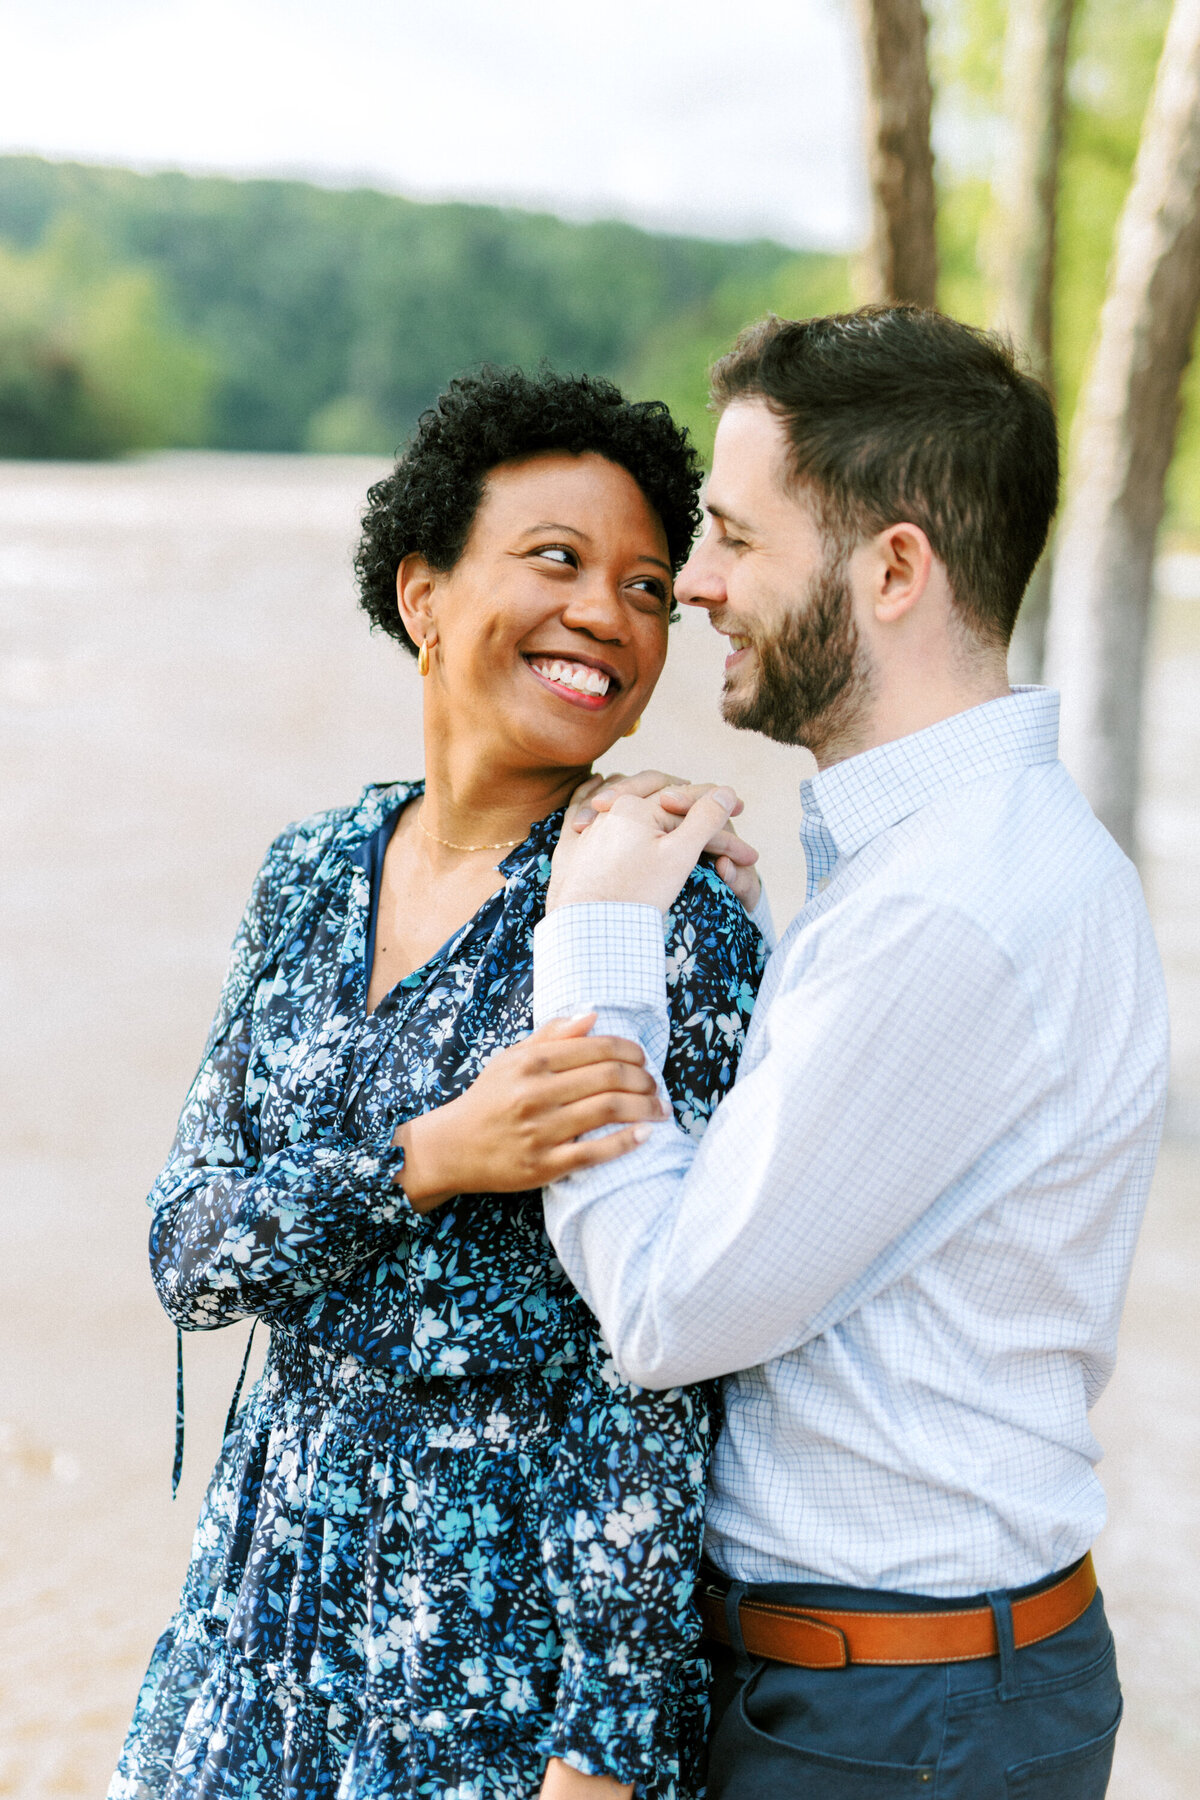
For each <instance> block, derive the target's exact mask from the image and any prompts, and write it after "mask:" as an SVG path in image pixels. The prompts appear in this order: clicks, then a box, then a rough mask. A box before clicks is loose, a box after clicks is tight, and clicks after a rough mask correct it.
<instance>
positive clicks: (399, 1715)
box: [109, 784, 762, 1800]
mask: <svg viewBox="0 0 1200 1800" xmlns="http://www.w3.org/2000/svg"><path fill="white" fill-rule="evenodd" d="M419 791H420V788H419V784H413V785H400V786H391V787H385V788H369V789H367V791H366V793H365V794H364V796H363V798H362V800H361V801H360V802H359V804H358V806H357V807H355V808H352V809H347V810H344V811H341V812H334V813H327V814H323V815H320V816H319V817H317V818H315V819H313V820H310V821H308V822H307V823H305V824H303V825H301V826H298V827H294V828H292V829H291V830H290V831H288V832H286V833H285V834H284V835H283V836H282V837H281V838H280V839H278V840H277V842H276V844H275V845H274V846H273V847H272V850H271V852H270V854H269V855H268V857H267V860H266V863H265V864H264V867H263V870H262V872H261V873H260V875H259V878H258V881H257V882H256V884H255V888H254V892H253V894H252V896H251V901H250V905H249V907H248V909H247V913H246V916H245V919H244V921H243V924H242V928H241V930H240V932H239V935H238V938H237V940H236V942H235V945H234V951H233V956H232V960H231V964H230V970H229V975H228V977H227V980H226V984H225V989H224V992H223V994H222V999H221V1005H220V1007H219V1009H218V1013H217V1017H216V1020H215V1022H214V1026H213V1030H212V1032H211V1034H210V1038H209V1042H208V1045H207V1048H206V1051H205V1056H204V1061H203V1062H202V1064H201V1068H200V1072H199V1074H198V1075H197V1077H196V1081H195V1082H194V1084H193V1087H192V1090H191V1092H190V1094H189V1096H188V1099H187V1101H186V1103H185V1106H184V1110H183V1115H182V1117H181V1120H180V1126H179V1132H178V1136H177V1138H176V1142H175V1146H174V1148H173V1150H172V1154H171V1157H170V1159H169V1160H168V1162H167V1165H166V1167H165V1168H164V1170H163V1172H162V1174H161V1176H160V1177H159V1180H158V1182H157V1183H156V1185H155V1188H154V1191H153V1193H152V1195H151V1203H152V1205H153V1207H154V1224H153V1228H152V1233H151V1256H152V1266H153V1270H154V1275H155V1280H156V1283H157V1285H158V1289H159V1293H160V1296H161V1298H162V1301H163V1304H164V1306H165V1307H166V1309H167V1312H168V1313H169V1314H170V1316H171V1317H172V1319H174V1320H175V1321H176V1322H177V1323H178V1324H179V1325H181V1326H182V1327H184V1328H185V1329H193V1330H194V1329H199V1330H206V1329H212V1328H214V1327H218V1326H222V1325H225V1324H227V1323H229V1322H230V1321H232V1320H235V1319H242V1318H246V1317H262V1318H264V1319H266V1320H267V1321H268V1322H269V1324H270V1327H271V1348H270V1353H269V1356H268V1361H267V1368H266V1371H265V1373H264V1375H263V1377H262V1379H261V1381H260V1382H259V1383H258V1384H257V1386H256V1387H255V1389H254V1391H253V1392H252V1393H251V1395H250V1396H249V1398H248V1400H247V1402H246V1404H245V1405H244V1406H243V1407H242V1409H241V1412H240V1414H239V1416H238V1418H237V1420H236V1422H235V1424H234V1426H233V1428H232V1430H231V1431H230V1433H229V1436H228V1437H227V1439H226V1441H225V1444H224V1447H223V1449H222V1454H221V1458H220V1461H219V1462H218V1465H217V1469H216V1471H215V1473H214V1475H213V1478H212V1482H211V1484H210V1486H209V1491H208V1495H207V1498H206V1500H205V1504H204V1509H203V1511H202V1514H201V1518H200V1522H199V1525H198V1527H197V1532H196V1538H195V1544H194V1549H193V1555H192V1562H191V1566H190V1568H189V1572H188V1576H187V1581H186V1583H185V1586H184V1592H183V1597H182V1600H181V1604H180V1608H179V1611H178V1613H177V1614H176V1616H175V1618H174V1619H173V1620H172V1621H171V1623H170V1625H169V1626H168V1628H167V1630H166V1632H165V1633H164V1634H163V1637H162V1638H161V1640H160V1642H159V1644H158V1646H157V1648H156V1649H155V1652H154V1657H153V1659H152V1662H151V1665H150V1669H149V1672H148V1674H147V1676H146V1680H145V1682H144V1684H143V1688H142V1692H141V1695H140V1697H139V1700H138V1705H137V1710H136V1713H135V1716H134V1720H133V1724H132V1726H131V1728H130V1732H129V1736H128V1738H127V1741H126V1745H125V1749H124V1753H123V1755H122V1758H121V1762H120V1766H119V1768H118V1771H117V1774H116V1775H115V1776H114V1779H113V1783H112V1786H111V1788H110V1790H109V1792H110V1800H217V1796H220V1797H221V1800H234V1797H235V1796H236V1800H254V1797H259V1796H261V1800H384V1797H385V1796H386V1797H387V1800H418V1797H420V1800H531V1797H532V1796H534V1795H536V1793H537V1790H538V1786H539V1784H540V1779H541V1774H542V1771H543V1770H544V1767H545V1762H546V1758H547V1757H548V1756H550V1755H557V1756H562V1757H565V1758H566V1759H567V1760H568V1761H569V1762H571V1763H573V1764H574V1765H575V1766H576V1767H578V1768H580V1769H583V1770H585V1771H588V1772H591V1773H601V1772H603V1773H608V1774H611V1775H614V1776H616V1777H617V1778H618V1779H621V1780H625V1781H632V1782H634V1783H636V1787H637V1793H638V1794H639V1796H644V1797H645V1800H689V1797H692V1796H695V1795H696V1794H697V1793H698V1792H699V1782H698V1776H697V1770H696V1762H697V1757H698V1754H699V1750H700V1745H701V1743H702V1740H703V1732H704V1717H705V1695H704V1686H705V1670H704V1665H703V1662H702V1660H701V1658H700V1657H699V1655H698V1652H697V1647H696V1620H695V1615H694V1611H693V1607H692V1600H691V1593H692V1586H693V1581H694V1576H695V1569H696V1564H697V1561H698V1557H699V1548H700V1533H701V1522H702V1511H703V1486H704V1474H705V1469H706V1464H707V1455H708V1449H709V1445H710V1441H711V1430H712V1409H713V1404H714V1399H715V1396H714V1395H713V1393H712V1392H711V1391H710V1390H705V1389H676V1390H672V1391H671V1392H668V1393H654V1394H651V1393H646V1392H643V1391H641V1390H639V1389H637V1388H631V1387H629V1386H628V1385H627V1384H626V1383H625V1382H623V1381H622V1379H621V1377H620V1375H619V1374H618V1372H617V1370H616V1369H615V1367H614V1365H613V1363H612V1360H611V1358H610V1357H609V1356H608V1353H607V1350H606V1348H605V1346H604V1343H603V1341H602V1339H601V1337H600V1335H599V1332H598V1329H597V1327H596V1325H595V1322H594V1320H593V1319H592V1317H591V1315H590V1314H589V1313H588V1312H587V1310H586V1309H585V1307H584V1306H583V1303H582V1302H581V1301H580V1300H579V1298H578V1296H577V1295H576V1294H575V1293H574V1291H573V1290H572V1289H571V1288H570V1286H569V1285H568V1283H567V1282H566V1279H565V1277H564V1276H563V1273H562V1270H561V1268H560V1267H559V1265H558V1263H557V1262H556V1260H555V1258H554V1255H553V1252H552V1250H551V1248H550V1245H549V1242H548V1240H547V1238H546V1235H545V1230H544V1227H543V1224H542V1210H541V1200H540V1196H539V1195H537V1194H518V1195H496V1194H490V1195H469V1196H463V1197H460V1198H459V1199H458V1200H456V1201H453V1202H451V1203H449V1204H448V1205H446V1206H444V1207H442V1208H440V1209H439V1210H438V1211H436V1212H434V1213H432V1214H429V1215H427V1216H425V1217H419V1216H417V1215H416V1214H414V1213H413V1212H412V1211H411V1209H410V1208H409V1207H408V1205H407V1202H406V1201H405V1199H404V1195H403V1192H402V1190H401V1189H400V1188H398V1187H397V1186H396V1184H395V1180H394V1178H395V1176H396V1175H397V1173H398V1172H399V1171H401V1169H402V1164H403V1157H402V1154H401V1152H399V1151H398V1150H396V1149H395V1148H394V1146H393V1144H392V1137H393V1134H394V1132H395V1129H396V1127H397V1125H398V1124H399V1123H400V1122H401V1121H402V1120H403V1119H404V1118H406V1117H411V1116H412V1115H413V1114H415V1113H418V1112H420V1111H422V1110H424V1109H426V1108H428V1107H430V1106H434V1105H440V1104H442V1103H443V1102H444V1101H446V1100H449V1099H451V1098H453V1096H454V1095H455V1094H457V1093H460V1092H461V1091H462V1090H463V1089H464V1088H465V1087H466V1086H467V1085H469V1083H470V1082H471V1081H472V1080H473V1079H474V1078H475V1076H476V1075H477V1074H478V1072H479V1069H480V1068H481V1067H482V1065H483V1063H484V1062H485V1061H486V1059H487V1057H488V1056H489V1055H491V1054H492V1053H493V1052H494V1051H495V1050H497V1049H500V1048H502V1047H504V1046H505V1045H507V1044H510V1043H512V1042H514V1041H515V1040H516V1039H517V1038H518V1037H520V1036H522V1035H523V1034H524V1033H525V1032H527V1031H528V1030H529V1028H530V970H531V961H532V933H533V928H534V926H535V924H536V923H537V921H538V919H539V918H540V917H541V914H542V911H543V906H544V897H545V883H546V880H547V877H548V873H549V854H550V851H551V849H552V848H553V844H554V841H555V838H556V836H557V831H558V827H559V824H560V815H557V814H556V815H554V816H553V817H551V818H549V819H546V820H543V821H542V822H541V823H540V824H539V825H537V826H535V827H534V829H533V831H532V833H531V834H530V837H529V839H528V840H527V841H526V843H525V844H523V845H522V846H521V847H520V848H519V849H518V850H516V851H514V852H513V854H512V855H510V856H509V857H507V858H506V859H505V861H504V862H503V863H502V864H501V865H500V867H501V872H502V874H503V875H504V877H505V886H504V888H503V890H502V892H501V893H500V894H498V895H496V896H495V897H494V899H493V900H491V901H489V902H487V903H486V904H485V905H484V906H483V907H482V908H481V909H480V911H479V913H477V914H476V916H475V918H474V919H473V920H472V921H470V923H469V924H468V925H467V926H465V927H464V928H463V930H462V931H461V932H459V933H457V934H456V935H455V937H454V938H453V939H451V940H450V942H449V943H447V944H446V945H445V946H443V948H442V950H440V951H439V952H438V953H437V955H436V956H434V957H433V958H432V959H431V960H430V962H429V963H427V964H426V965H425V967H424V968H422V969H420V970H418V971H416V973H415V974H414V975H412V976H409V977H408V978H407V979H406V980H405V981H403V982H401V983H400V984H399V985H398V986H397V988H396V989H394V990H393V992H392V994H391V995H389V996H388V997H387V999H386V1000H385V1001H384V1002H383V1004H382V1005H381V1006H380V1007H378V1008H377V1009H376V1011H375V1012H374V1013H373V1014H371V1015H368V1014H367V1013H366V992H365V970H364V956H365V947H366V941H367V929H368V914H369V888H368V882H367V877H366V873H365V867H364V846H366V845H367V844H368V842H369V841H370V840H371V838H372V837H373V836H374V835H375V834H377V833H380V832H381V831H383V830H384V829H385V828H386V823H387V821H388V819H389V818H391V817H393V816H394V815H395V814H396V812H397V811H398V809H399V808H400V807H401V806H402V805H404V804H405V803H406V802H407V801H408V800H409V799H410V798H412V797H413V796H414V795H416V794H417V793H419ZM667 938H668V967H669V970H670V976H669V979H670V982H671V1018H672V1036H671V1051H670V1056H669V1059H668V1063H667V1068H666V1080H667V1085H668V1088H669V1090H670V1092H671V1094H672V1097H673V1099H674V1103H675V1108H676V1114H677V1117H678V1118H679V1119H680V1121H681V1122H682V1123H684V1124H685V1125H686V1127H687V1128H688V1129H691V1130H693V1131H695V1130H699V1129H702V1127H703V1124H704V1121H705V1120H706V1119H707V1118H708V1116H709V1115H710V1114H711V1112H712V1109H713V1107H714V1106H715V1105H716V1103H717V1101H718V1099H719V1098H720V1096H721V1095H722V1094H723V1093H724V1092H725V1091H726V1090H727V1089H728V1087H729V1085H730V1084H731V1082H732V1079H733V1075H734V1071H735V1068H736V1062H737V1057H738V1054H739V1053H740V1049H741V1044H742V1038H743V1034H744V1029H745V1024H746V1021H747V1019H748V1017H749V1013H750V1010H751V1007H752V1005H753V1001H754V994H755V992H756V989H757V985H758V979H759V975H760V973H761V964H762V947H761V942H760V940H759V938H758V934H757V932H756V931H755V930H754V928H753V927H752V926H751V925H750V923H749V921H748V920H747V919H746V917H745V915H744V913H743V912H742V909H741V907H740V906H739V905H738V903H737V902H736V901H735V900H734V899H733V898H732V896H731V895H730V894H729V893H728V891H727V890H726V889H725V888H724V887H723V886H722V885H721V883H720V882H718V881H717V879H716V877H715V876H714V875H713V874H712V873H711V871H709V870H707V869H705V868H701V869H699V870H698V871H697V872H696V874H695V875H694V876H693V877H692V879H691V880H690V881H689V883H688V885H687V887H686V888H685V890H684V893H683V894H682V895H681V897H680V900H679V902H678V904H677V906H676V909H675V912H674V914H673V915H672V916H671V918H670V919H668V921H667Z"/></svg>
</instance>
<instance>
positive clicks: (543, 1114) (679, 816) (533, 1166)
mask: <svg viewBox="0 0 1200 1800" xmlns="http://www.w3.org/2000/svg"><path fill="white" fill-rule="evenodd" d="M741 810H742V803H741V801H740V800H739V799H738V798H737V795H736V794H734V792H733V791H732V789H730V788H714V787H712V786H710V785H707V784H703V785H696V784H691V783H686V782H679V781H676V780H674V779H673V778H672V777H670V776H667V775H664V774H662V773H661V772H660V771H658V770H646V771H645V772H643V773H642V774H641V775H635V776H632V777H625V776H610V777H609V778H608V779H607V780H602V779H601V777H599V776H593V777H592V778H591V779H590V780H589V781H586V782H584V784H583V785H582V787H580V788H578V789H577V790H576V792H575V794H574V795H573V796H572V799H571V804H570V806H569V807H568V808H567V815H566V819H565V820H564V823H563V829H562V835H561V837H560V839H559V842H558V847H557V849H556V850H555V852H554V857H553V861H552V863H551V873H550V887H549V892H548V895H547V901H546V910H547V912H551V911H553V910H554V909H555V908H556V907H560V906H573V905H580V904H584V903H586V902H590V901H617V902H626V903H628V902H635V903H641V904H643V905H652V906H657V907H658V908H659V910H660V911H661V912H663V913H664V914H665V913H666V912H668V911H669V910H670V907H671V905H672V904H673V902H674V900H675V899H676V897H677V895H678V894H679V891H680V889H681V888H682V887H683V884H684V882H685V881H686V880H687V878H688V876H689V874H690V873H691V871H692V869H693V867H694V866H695V864H696V863H697V861H698V860H699V859H700V857H701V856H703V855H708V856H710V857H711V858H713V859H714V862H715V866H716V870H717V873H718V874H719V875H720V876H721V879H722V880H723V881H724V882H725V883H726V885H727V886H729V887H730V888H731V889H732V890H733V892H734V893H735V894H737V896H738V898H739V899H740V900H741V901H742V904H743V905H744V906H746V907H747V909H752V908H753V907H754V906H755V905H756V904H757V902H758V897H759V891H760V890H759V881H758V876H757V874H756V873H755V869H754V864H755V862H756V861H757V859H758V852H757V851H756V850H754V849H753V848H752V847H751V846H750V845H749V844H747V843H745V842H744V841H743V840H742V839H741V838H740V837H738V835H737V832H736V830H735V829H734V828H733V826H732V824H731V822H730V821H731V819H732V818H733V817H734V816H736V814H738V813H740V812H741ZM595 1023H596V1014H595V1013H594V1012H588V1013H583V1014H581V1015H580V1016H579V1017H578V1018H575V1019H552V1020H551V1021H550V1022H549V1024H546V1025H543V1026H542V1027H541V1028H540V1029H539V1030H538V1031H535V1032H533V1033H532V1034H531V1035H530V1036H529V1037H527V1038H523V1039H522V1041H521V1042H520V1043H519V1044H514V1045H512V1046H511V1047H510V1048H509V1049H507V1050H501V1051H499V1052H498V1053H497V1054H496V1055H495V1056H493V1057H492V1059H491V1060H490V1062H488V1063H487V1065H486V1066H485V1068H484V1069H483V1070H482V1071H481V1073H480V1074H479V1076H478V1077H477V1078H476V1080H475V1081H474V1082H473V1083H472V1085H471V1086H470V1087H469V1088H468V1089H467V1091H466V1092H465V1093H464V1094H460V1095H459V1097H458V1098H457V1099H456V1100H451V1101H449V1102H447V1104H446V1105H445V1106H440V1107H437V1108H436V1109H435V1110H434V1111H432V1112H428V1113H422V1114H420V1115H419V1116H418V1117H417V1118H415V1119H410V1120H408V1121H407V1122H406V1123H405V1124H404V1125H402V1126H401V1127H400V1128H399V1130H398V1131H397V1132H396V1135H395V1140H394V1141H395V1142H396V1144H398V1145H399V1146H400V1147H401V1148H402V1149H403V1150H404V1152H405V1160H404V1169H403V1172H402V1173H401V1175H400V1176H399V1180H400V1182H401V1183H402V1184H403V1187H404V1191H405V1193H406V1194H407V1195H408V1199H409V1202H410V1204H411V1205H412V1206H413V1207H414V1208H415V1209H416V1211H418V1212H429V1211H431V1210H432V1209H433V1208H434V1207H436V1206H440V1205H441V1204H442V1203H443V1201H445V1200H449V1199H451V1198H453V1197H454V1196H455V1195H456V1194H471V1193H519V1192H521V1191H523V1190H524V1189H527V1188H538V1187H545V1186H546V1185H547V1184H548V1183H549V1182H552V1181H559V1180H561V1179H562V1178H563V1176H565V1175H570V1174H573V1173H574V1172H575V1171H576V1170H578V1169H586V1168H592V1167H595V1166H596V1165H597V1164H599V1163H605V1162H611V1161H613V1160H614V1159H615V1158H616V1157H618V1156H624V1155H626V1154H627V1153H628V1152H629V1151H630V1150H632V1149H634V1148H635V1147H636V1146H637V1145H638V1144H641V1143H644V1142H645V1140H646V1137H647V1136H648V1135H649V1131H650V1128H651V1126H652V1125H653V1124H655V1123H661V1122H662V1121H663V1120H664V1119H666V1118H668V1117H669V1116H670V1115H669V1110H668V1109H667V1108H666V1107H665V1106H664V1105H663V1103H662V1101H661V1099H660V1097H659V1092H658V1084H657V1082H656V1081H655V1078H654V1076H653V1074H652V1073H651V1072H650V1070H648V1069H647V1068H646V1059H645V1054H644V1052H643V1050H642V1047H641V1045H640V1044H635V1043H632V1042H631V1041H629V1040H628V1039H626V1038H616V1037H593V1036H591V1035H590V1034H591V1031H592V1027H593V1026H594V1025H595ZM602 1126H615V1127H618V1129H616V1130H610V1131H608V1132H607V1133H606V1134H605V1135H604V1136H603V1137H590V1136H588V1135H587V1134H588V1133H590V1132H593V1131H596V1130H598V1129H599V1128H600V1127H602Z"/></svg>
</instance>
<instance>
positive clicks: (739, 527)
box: [704, 500, 752, 531]
mask: <svg viewBox="0 0 1200 1800" xmlns="http://www.w3.org/2000/svg"><path fill="white" fill-rule="evenodd" d="M704 510H705V512H706V513H707V514H708V516H709V518H710V519H720V521H721V523H722V525H732V526H733V528H734V530H735V531H750V530H752V526H751V525H750V523H749V521H748V520H747V519H739V518H738V517H737V515H736V513H731V512H726V510H725V508H724V507H723V506H721V505H719V504H718V502H717V501H715V500H706V501H705V502H704Z"/></svg>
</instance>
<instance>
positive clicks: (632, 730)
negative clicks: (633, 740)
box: [621, 713, 642, 737]
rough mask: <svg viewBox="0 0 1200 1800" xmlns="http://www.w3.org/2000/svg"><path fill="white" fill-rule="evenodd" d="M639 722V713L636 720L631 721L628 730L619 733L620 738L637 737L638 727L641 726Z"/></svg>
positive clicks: (640, 717)
mask: <svg viewBox="0 0 1200 1800" xmlns="http://www.w3.org/2000/svg"><path fill="white" fill-rule="evenodd" d="M641 722H642V715H641V713H639V714H638V716H637V718H636V719H635V720H634V721H633V724H632V725H631V726H630V727H629V730H628V731H623V732H622V733H621V736H622V737H635V736H636V735H637V729H638V726H639V725H640V724H641Z"/></svg>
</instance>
